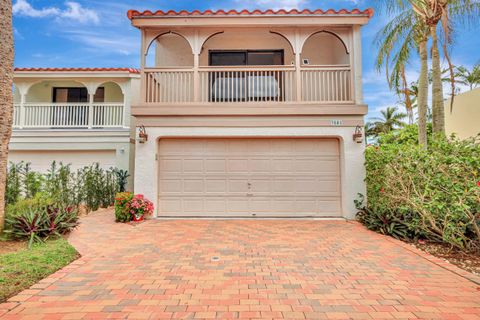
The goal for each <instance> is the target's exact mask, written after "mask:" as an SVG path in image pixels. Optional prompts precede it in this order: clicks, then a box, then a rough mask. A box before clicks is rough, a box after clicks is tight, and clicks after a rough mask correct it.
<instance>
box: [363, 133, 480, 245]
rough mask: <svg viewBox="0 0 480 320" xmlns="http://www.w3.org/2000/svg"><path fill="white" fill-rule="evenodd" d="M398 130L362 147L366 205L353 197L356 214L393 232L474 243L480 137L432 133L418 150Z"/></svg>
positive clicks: (479, 238) (479, 228) (478, 228)
mask: <svg viewBox="0 0 480 320" xmlns="http://www.w3.org/2000/svg"><path fill="white" fill-rule="evenodd" d="M399 136H402V133H400V134H398V133H397V138H395V137H392V136H391V135H390V136H388V135H387V136H386V137H384V138H383V140H382V138H381V139H380V140H379V142H380V144H379V145H378V146H370V147H368V148H367V150H366V169H367V177H366V182H367V198H368V206H366V207H365V202H364V201H362V199H360V200H359V201H357V207H359V208H360V209H362V210H361V212H360V213H359V215H358V218H359V220H360V221H361V222H363V223H364V224H366V225H367V227H369V228H370V229H373V230H376V231H379V232H382V233H385V234H389V235H392V236H396V237H397V238H403V239H415V238H426V239H430V240H436V241H443V242H445V243H448V244H450V245H453V246H455V247H458V248H462V249H469V250H475V249H478V248H480V177H479V175H480V143H479V141H480V140H479V138H480V137H479V138H476V139H470V140H464V141H460V140H458V139H455V138H453V137H452V139H450V140H447V139H445V138H443V137H435V138H432V139H431V140H430V142H429V147H428V150H424V149H423V148H421V147H419V146H418V145H417V144H416V143H414V142H412V141H411V142H405V140H404V141H403V142H402V143H398V137H399ZM385 141H388V143H386V142H385Z"/></svg>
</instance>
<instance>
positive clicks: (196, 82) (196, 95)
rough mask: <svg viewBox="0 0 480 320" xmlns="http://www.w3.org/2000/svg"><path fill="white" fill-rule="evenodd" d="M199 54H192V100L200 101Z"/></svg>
mask: <svg viewBox="0 0 480 320" xmlns="http://www.w3.org/2000/svg"><path fill="white" fill-rule="evenodd" d="M199 66H200V55H199V54H198V53H197V52H195V53H194V55H193V101H195V102H198V101H200V72H199Z"/></svg>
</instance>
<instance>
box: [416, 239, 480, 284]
mask: <svg viewBox="0 0 480 320" xmlns="http://www.w3.org/2000/svg"><path fill="white" fill-rule="evenodd" d="M414 245H415V247H417V248H418V249H420V250H422V251H425V252H428V253H429V254H431V255H432V256H435V257H437V258H440V259H443V260H446V261H448V262H449V263H451V264H453V265H456V266H457V267H459V268H461V269H463V270H466V271H468V272H471V273H473V274H476V275H478V276H480V252H473V253H465V252H462V251H460V250H458V249H456V248H452V247H450V246H449V245H446V244H441V243H431V242H425V243H422V242H417V243H415V244H414Z"/></svg>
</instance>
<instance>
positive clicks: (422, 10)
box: [394, 0, 480, 134]
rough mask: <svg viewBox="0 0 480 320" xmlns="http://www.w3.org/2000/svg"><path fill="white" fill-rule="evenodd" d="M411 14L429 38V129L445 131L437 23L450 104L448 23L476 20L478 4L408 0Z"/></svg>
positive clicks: (473, 1)
mask: <svg viewBox="0 0 480 320" xmlns="http://www.w3.org/2000/svg"><path fill="white" fill-rule="evenodd" d="M394 1H398V0H394ZM408 1H409V2H410V3H411V5H412V8H413V10H414V11H415V13H416V14H417V15H418V16H419V17H420V18H421V20H422V21H423V22H424V24H425V25H426V26H428V29H429V31H430V38H431V40H432V54H431V56H432V114H433V132H434V133H441V134H445V109H444V102H443V98H444V96H443V86H442V69H441V66H440V52H439V49H438V26H439V24H441V27H442V31H443V34H444V36H445V39H444V40H443V45H444V47H443V53H444V56H445V58H446V60H447V62H448V65H449V70H450V77H451V83H452V103H453V95H454V94H455V83H454V70H453V65H452V63H451V61H450V57H449V54H448V50H447V44H449V43H451V33H452V23H453V22H462V21H466V20H469V19H478V14H479V12H480V3H478V1H477V0H408Z"/></svg>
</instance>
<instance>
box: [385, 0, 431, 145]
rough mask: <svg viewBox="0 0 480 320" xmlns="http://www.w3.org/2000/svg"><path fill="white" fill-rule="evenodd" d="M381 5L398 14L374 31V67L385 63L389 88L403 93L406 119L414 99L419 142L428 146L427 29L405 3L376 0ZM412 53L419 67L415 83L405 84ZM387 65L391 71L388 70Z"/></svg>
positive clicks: (411, 114) (411, 112) (410, 115)
mask: <svg viewBox="0 0 480 320" xmlns="http://www.w3.org/2000/svg"><path fill="white" fill-rule="evenodd" d="M379 1H380V2H379V5H380V6H385V8H386V9H387V11H388V12H391V13H395V14H397V9H399V10H400V12H399V13H398V15H397V16H396V17H395V18H393V19H392V20H391V21H390V22H389V23H388V24H387V25H386V26H385V27H384V28H383V29H382V30H380V32H379V33H378V34H377V37H376V42H377V45H378V47H379V52H378V55H377V59H376V67H377V70H380V69H381V68H383V67H384V66H385V70H386V73H387V80H388V83H389V86H390V89H394V90H395V91H396V92H397V94H399V95H401V96H403V97H404V98H403V100H404V101H403V102H402V104H404V105H405V108H406V109H407V114H408V115H409V121H410V122H413V108H414V104H415V101H414V100H412V95H414V96H415V97H414V98H415V99H416V105H417V107H418V140H419V144H420V145H422V146H424V147H425V148H426V147H427V120H426V114H427V110H428V52H427V42H428V32H427V31H428V29H427V27H426V25H425V24H424V23H423V22H422V20H420V19H419V16H418V15H416V14H415V13H414V12H413V11H412V10H411V7H410V5H409V4H408V3H407V2H406V1H407V0H405V3H403V4H402V3H401V0H399V2H395V3H393V2H392V1H390V2H389V1H384V0H379ZM413 52H418V53H419V55H420V61H421V69H420V77H419V80H418V85H416V86H415V87H413V86H411V87H408V85H407V79H406V76H405V65H406V64H407V62H408V60H409V59H410V58H411V56H412V53H413ZM390 67H391V68H392V72H391V73H390V72H389V69H390Z"/></svg>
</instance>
